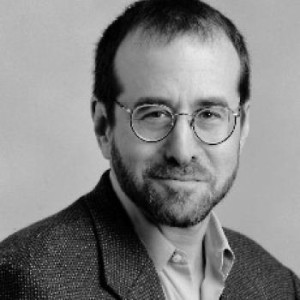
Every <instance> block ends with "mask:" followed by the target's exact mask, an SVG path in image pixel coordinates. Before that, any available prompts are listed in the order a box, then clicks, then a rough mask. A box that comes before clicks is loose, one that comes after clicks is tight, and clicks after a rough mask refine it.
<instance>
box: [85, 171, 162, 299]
mask: <svg viewBox="0 0 300 300" xmlns="http://www.w3.org/2000/svg"><path fill="white" fill-rule="evenodd" d="M86 203H87V205H88V208H89V211H90V213H91V216H92V220H93V223H94V228H95V234H96V238H97V240H98V244H99V261H100V266H99V268H100V274H101V277H102V278H100V281H102V283H101V285H102V284H104V285H106V286H107V287H108V289H111V291H112V293H114V294H116V295H119V296H120V297H121V298H124V299H149V300H150V299H151V300H152V299H164V295H163V291H162V287H161V284H160V281H159V277H158V275H157V273H156V270H155V267H154V264H153V263H152V261H151V259H150V258H149V256H148V254H147V251H146V249H145V247H144V246H143V245H142V243H141V242H140V240H139V239H138V237H137V235H136V234H135V232H134V229H133V227H132V225H131V222H130V220H129V218H128V216H127V214H126V212H125V210H124V209H123V207H122V205H121V204H120V202H119V200H118V198H117V196H116V195H115V193H114V191H113V189H112V186H111V183H110V180H109V176H108V172H106V173H105V174H104V175H103V176H102V178H101V180H100V183H99V184H98V185H97V187H96V188H95V190H94V191H93V192H91V193H90V194H88V195H87V198H86ZM102 274H103V275H102Z"/></svg>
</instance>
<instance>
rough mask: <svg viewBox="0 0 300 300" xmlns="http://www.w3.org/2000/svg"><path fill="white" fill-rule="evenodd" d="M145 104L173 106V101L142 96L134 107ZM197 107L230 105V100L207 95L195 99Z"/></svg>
mask: <svg viewBox="0 0 300 300" xmlns="http://www.w3.org/2000/svg"><path fill="white" fill-rule="evenodd" d="M143 104H159V105H166V106H169V107H172V106H173V105H172V104H173V101H171V100H170V99H168V98H163V97H141V98H139V99H138V101H137V102H136V103H135V104H134V108H136V107H137V106H141V105H143ZM194 104H195V106H196V107H211V106H215V105H217V106H222V107H229V106H228V101H226V99H225V98H224V97H205V98H200V99H197V100H196V101H195V103H194Z"/></svg>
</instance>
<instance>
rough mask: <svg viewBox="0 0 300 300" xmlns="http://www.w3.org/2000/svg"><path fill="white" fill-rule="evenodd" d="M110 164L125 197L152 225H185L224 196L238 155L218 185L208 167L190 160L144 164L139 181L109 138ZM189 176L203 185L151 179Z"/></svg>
mask: <svg viewBox="0 0 300 300" xmlns="http://www.w3.org/2000/svg"><path fill="white" fill-rule="evenodd" d="M111 163H112V168H113V170H114V172H115V174H116V177H117V180H118V182H119V184H120V186H121V188H122V190H123V192H124V193H125V194H126V195H127V197H128V198H129V199H130V200H131V201H133V203H135V205H137V206H138V207H139V208H140V209H141V211H142V213H143V214H144V215H145V216H146V217H147V218H148V219H150V221H152V222H153V223H154V224H160V225H167V226H171V227H181V228H187V227H190V226H194V225H196V224H198V223H200V222H202V221H203V220H204V219H205V218H206V217H207V215H208V214H209V213H210V212H211V210H212V209H213V208H214V207H215V206H216V205H217V204H218V203H219V202H220V201H221V200H222V199H223V198H224V197H225V195H226V194H227V193H228V192H229V190H230V188H231V186H232V185H233V182H234V181H235V178H236V175H237V170H238V166H239V155H237V161H236V165H235V167H234V168H233V170H232V172H231V174H229V175H228V177H227V178H226V179H225V180H224V181H223V183H222V184H218V180H217V178H216V177H215V176H213V175H212V172H210V171H209V169H208V168H206V167H203V166H200V165H199V164H198V163H195V162H191V163H190V164H189V165H184V166H183V165H178V163H176V162H174V161H171V160H169V161H164V162H163V163H159V164H158V163H156V164H154V163H153V164H151V163H150V162H149V163H147V164H146V166H145V169H144V170H143V173H142V180H139V179H138V178H137V176H136V175H135V174H134V172H133V170H131V169H130V166H129V165H128V164H127V165H126V163H125V161H124V160H123V158H122V156H121V153H120V151H119V149H118V148H117V146H116V143H115V141H114V140H113V141H112V148H111ZM183 177H189V178H193V179H195V180H197V181H199V183H197V184H199V185H203V189H202V190H201V191H200V192H196V191H195V190H194V189H189V188H174V187H172V186H168V185H166V186H163V187H162V186H157V184H155V180H160V179H170V178H171V179H172V178H183Z"/></svg>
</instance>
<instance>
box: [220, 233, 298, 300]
mask: <svg viewBox="0 0 300 300" xmlns="http://www.w3.org/2000/svg"><path fill="white" fill-rule="evenodd" d="M224 232H225V234H226V236H227V238H228V241H229V244H230V246H231V248H232V250H233V252H234V254H235V262H234V265H233V268H232V270H231V272H230V275H229V277H228V282H227V285H228V291H230V290H231V289H232V290H233V291H234V292H235V293H237V291H239V293H241V297H242V296H243V297H246V295H247V294H246V293H247V292H249V291H253V292H254V291H255V293H257V295H258V294H259V293H261V294H262V295H268V297H270V299H281V298H280V297H277V295H284V296H291V299H294V298H292V297H295V295H297V296H298V297H300V281H299V279H298V278H297V276H296V275H295V274H294V273H293V272H292V271H291V270H290V269H288V268H287V267H286V266H284V265H283V264H282V263H280V262H279V261H278V260H277V259H276V258H275V257H274V256H273V255H271V254H270V253H269V252H268V251H267V250H265V249H264V248H263V247H262V246H261V245H259V244H258V243H257V242H255V241H254V240H252V239H251V238H249V237H247V236H245V235H243V234H241V233H239V232H236V231H234V230H231V229H228V228H224ZM257 297H258V296H257ZM272 297H273V298H272ZM245 299H246V298H245ZM257 299H260V298H259V297H258V298H257ZM268 299H269V298H268ZM288 299H290V298H288Z"/></svg>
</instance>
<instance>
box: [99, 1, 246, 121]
mask: <svg viewBox="0 0 300 300" xmlns="http://www.w3.org/2000/svg"><path fill="white" fill-rule="evenodd" d="M137 29H139V30H142V31H143V33H144V34H145V37H146V36H148V37H151V36H152V37H155V38H158V39H162V40H164V41H166V42H168V41H169V42H170V41H171V40H173V39H174V38H176V37H178V36H180V35H183V34H186V35H190V34H195V35H198V36H199V37H202V38H203V39H204V40H205V39H208V38H211V37H212V36H213V35H214V34H215V33H216V32H222V33H224V34H225V35H226V36H227V37H228V39H229V40H230V41H231V43H232V44H233V46H234V48H235V49H236V51H237V53H238V55H239V59H240V64H241V70H240V78H239V81H238V85H237V89H238V91H239V94H240V102H241V104H244V103H245V102H247V101H248V99H249V97H250V62H249V55H248V51H247V48H246V45H245V42H244V39H243V36H242V35H241V34H240V32H239V31H238V30H237V28H236V27H235V25H234V24H233V23H232V22H231V21H230V20H229V19H228V18H226V17H225V16H224V15H222V14H221V13H220V12H218V11H217V10H215V9H214V8H212V7H210V6H209V5H207V4H205V3H203V2H201V1H199V0H150V1H148V0H141V1H137V2H135V3H133V4H132V5H131V6H129V7H128V8H127V9H126V10H125V11H124V13H123V14H122V15H120V16H119V17H118V18H117V19H116V20H115V21H114V22H112V23H111V24H110V25H109V26H108V27H107V29H106V30H105V31H104V33H103V36H102V38H101V39H100V41H99V43H98V46H97V49H96V58H95V77H94V78H95V80H94V91H93V93H94V96H95V97H96V99H98V100H99V101H101V102H103V103H104V105H105V107H106V111H107V113H108V117H109V122H111V124H113V121H114V113H113V111H114V106H115V103H114V100H116V99H117V97H118V96H119V94H120V93H121V91H122V84H121V83H120V80H119V78H118V76H117V74H116V73H115V69H114V61H115V55H116V52H117V50H118V48H119V46H120V44H121V43H122V42H123V41H124V39H125V38H126V37H127V35H128V34H129V33H131V32H133V31H135V30H137Z"/></svg>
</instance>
